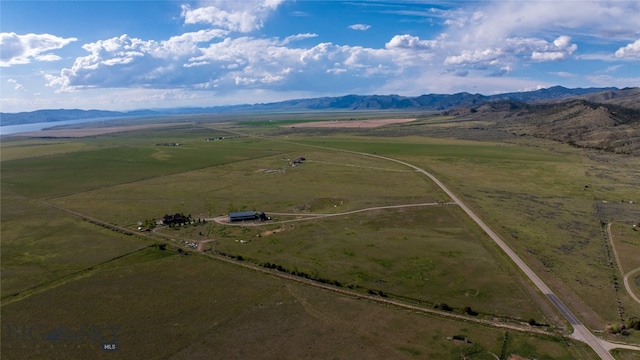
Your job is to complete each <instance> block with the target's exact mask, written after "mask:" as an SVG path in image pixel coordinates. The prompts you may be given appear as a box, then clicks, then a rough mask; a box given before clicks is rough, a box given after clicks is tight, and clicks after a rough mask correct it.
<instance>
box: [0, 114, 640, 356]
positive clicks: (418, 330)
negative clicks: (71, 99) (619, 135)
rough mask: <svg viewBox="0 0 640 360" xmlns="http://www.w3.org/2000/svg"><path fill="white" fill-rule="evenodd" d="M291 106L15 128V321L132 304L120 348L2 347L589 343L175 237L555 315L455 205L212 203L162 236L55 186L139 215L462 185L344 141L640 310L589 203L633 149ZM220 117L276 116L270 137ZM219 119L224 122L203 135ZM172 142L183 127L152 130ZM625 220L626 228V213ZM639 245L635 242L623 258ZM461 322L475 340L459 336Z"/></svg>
mask: <svg viewBox="0 0 640 360" xmlns="http://www.w3.org/2000/svg"><path fill="white" fill-rule="evenodd" d="M262 116H266V115H262ZM341 116H342V115H341ZM298 118H299V117H298V116H297V115H292V117H283V118H282V119H279V118H276V117H273V120H274V121H273V123H271V124H269V125H267V124H258V123H252V122H251V121H254V120H256V119H252V118H251V117H246V118H243V119H242V120H243V121H245V123H243V124H242V123H231V124H212V123H207V119H206V117H201V118H199V120H198V124H195V125H192V124H184V125H179V126H174V125H172V126H170V127H167V128H157V129H149V130H139V131H131V132H127V133H119V134H109V135H102V136H96V137H92V138H81V139H64V140H62V139H23V140H15V141H10V142H9V141H8V142H3V144H2V145H1V146H2V155H1V159H2V173H1V180H2V181H1V184H0V185H1V190H2V198H1V200H2V203H1V209H0V210H1V211H2V219H1V223H0V231H1V232H2V234H1V235H2V238H1V241H2V243H1V245H2V246H1V248H0V255H1V260H2V264H1V268H0V269H1V271H2V284H1V285H2V287H1V290H2V298H3V300H4V301H3V305H2V307H1V309H0V310H1V311H2V314H1V315H2V319H3V324H5V323H10V324H13V323H21V324H26V323H33V322H35V321H41V322H42V323H43V324H44V325H47V326H49V325H52V326H53V325H54V324H70V325H72V326H73V325H74V324H75V325H79V324H80V325H81V324H84V323H95V322H100V323H119V324H121V325H122V329H123V337H122V340H120V339H119V344H120V346H121V348H122V349H123V351H122V352H119V353H118V354H109V353H102V352H97V351H98V350H97V349H96V345H95V344H93V343H92V344H88V343H83V344H69V343H59V344H58V343H56V344H49V343H47V344H45V346H41V345H42V344H37V345H33V344H24V343H20V344H18V343H8V342H6V341H4V340H5V339H3V341H2V343H1V345H0V346H1V347H2V348H1V350H2V357H3V358H9V359H11V358H43V357H46V358H57V357H58V358H88V357H101V356H105V357H106V356H112V355H113V356H112V357H124V358H129V357H131V358H140V357H146V358H149V357H150V358H167V357H172V358H185V359H186V358H194V357H195V358H198V357H203V356H207V355H210V354H211V353H212V351H215V352H216V354H219V355H220V357H221V358H251V357H254V356H253V355H256V356H259V355H264V354H268V355H269V356H270V357H273V358H286V357H300V356H301V355H304V354H303V353H301V352H300V351H302V350H301V349H305V351H306V350H308V349H311V350H308V351H313V352H314V353H317V354H320V356H318V357H324V356H322V354H326V355H327V356H328V355H330V354H343V357H349V358H353V357H374V355H379V354H384V357H387V358H460V356H466V357H467V358H470V359H485V358H495V356H494V355H492V354H495V355H497V356H498V357H499V358H506V357H507V356H508V355H509V354H518V355H520V356H523V357H525V358H542V359H544V358H548V359H552V358H553V359H572V358H579V359H584V358H587V359H589V358H595V356H594V355H593V354H592V353H591V352H590V351H589V350H587V349H586V347H585V346H584V345H581V344H578V343H574V342H571V343H567V342H566V341H565V340H562V339H559V338H555V337H537V336H531V335H528V334H527V335H526V336H525V334H519V333H516V332H511V331H510V332H509V333H508V334H507V336H506V337H505V332H504V330H497V329H493V328H488V327H484V326H476V325H471V324H470V323H461V322H456V321H450V320H443V319H438V318H431V317H428V316H425V315H421V314H416V313H412V312H408V311H401V310H397V309H393V308H389V307H385V306H381V305H378V304H375V303H370V302H367V301H363V300H357V299H354V298H345V297H342V296H339V295H336V294H332V293H327V292H325V291H321V290H318V289H313V288H310V287H308V286H302V285H297V284H293V283H291V282H289V281H286V280H282V279H278V278H275V277H271V276H265V275H263V274H261V273H258V272H253V271H249V270H246V269H244V268H241V267H237V266H233V265H231V264H226V263H222V262H218V261H215V260H213V259H209V258H207V257H206V256H205V255H201V254H196V253H190V255H186V256H185V255H180V254H178V252H176V248H175V247H172V246H171V244H176V245H177V244H179V243H180V241H184V240H202V239H214V240H215V241H213V242H211V243H208V244H207V246H208V247H210V248H212V249H213V250H215V251H217V252H222V253H225V254H228V255H233V256H235V257H237V256H242V258H244V259H245V261H246V262H250V263H255V264H264V263H267V262H269V263H272V264H278V265H281V266H282V267H284V268H286V269H288V270H290V271H294V270H295V271H297V272H305V273H307V274H309V275H312V276H313V277H315V278H319V279H328V280H331V281H337V282H339V283H340V286H341V287H347V286H352V287H353V288H354V289H355V290H356V291H366V290H367V289H370V290H375V291H376V292H380V291H382V292H383V293H384V294H388V296H390V297H393V298H395V299H399V300H401V301H406V302H409V303H420V304H423V305H425V306H431V305H433V304H436V303H447V304H448V305H449V306H451V307H453V308H454V312H457V313H461V309H463V308H464V307H467V306H469V307H471V308H472V309H473V310H475V311H477V312H479V313H480V314H479V315H478V316H479V317H481V318H485V319H488V318H491V316H492V315H496V316H499V317H509V318H515V319H522V320H524V321H527V320H528V319H530V318H534V319H536V320H538V321H540V322H549V323H551V324H552V325H557V323H556V321H555V320H553V315H552V314H549V313H548V312H547V311H548V310H544V309H542V308H539V307H538V304H539V303H540V301H541V300H540V295H539V294H537V293H536V292H535V291H532V290H531V289H530V288H529V287H530V284H529V283H528V282H527V281H526V280H524V279H523V278H522V276H521V274H520V273H519V271H518V270H517V269H516V268H515V267H514V266H513V265H512V264H511V263H510V262H509V261H508V260H507V259H506V257H505V256H504V254H502V253H501V252H500V251H499V250H498V248H497V247H496V246H495V245H494V244H493V243H492V242H491V241H490V239H488V238H487V237H486V235H484V234H483V233H482V232H481V231H480V230H479V229H478V228H477V226H476V225H475V224H474V223H472V222H471V220H470V219H469V218H468V217H467V216H466V215H465V214H464V213H463V212H462V211H461V209H459V208H458V207H457V206H451V205H437V206H430V207H428V206H422V207H407V208H401V209H378V210H372V211H365V212H359V213H353V214H348V215H339V216H329V217H325V218H317V219H314V220H305V221H291V222H285V223H278V222H277V221H274V222H273V223H268V224H265V225H262V226H253V227H249V226H247V227H238V226H228V225H220V224H217V223H214V222H212V221H209V222H207V223H206V224H205V225H200V226H197V227H196V226H189V227H183V228H180V229H179V230H177V229H169V228H163V229H160V230H158V232H159V233H161V234H164V235H165V237H161V236H160V234H154V233H147V234H148V235H150V236H155V237H157V239H158V242H168V244H170V245H169V246H168V247H167V249H166V250H160V249H159V248H149V245H150V244H152V242H150V241H146V240H141V239H140V238H138V237H136V236H125V235H122V234H119V233H116V232H114V231H111V230H108V229H105V228H103V227H100V226H97V225H95V224H92V223H89V222H87V221H84V220H80V219H78V218H76V217H74V216H71V215H68V214H67V213H64V212H61V211H60V210H56V209H54V208H51V207H48V206H46V205H45V204H44V203H43V202H42V201H43V199H46V201H48V202H51V203H53V204H55V205H56V206H59V207H62V208H65V209H69V210H71V211H75V212H78V213H81V214H84V215H86V216H89V217H93V218H95V219H98V220H101V221H104V222H107V223H112V224H114V225H117V226H121V227H125V228H128V229H131V230H134V229H135V228H136V227H137V222H138V221H145V220H156V219H159V218H160V217H162V216H163V215H165V214H170V213H176V212H181V213H185V214H191V215H192V216H193V217H194V218H212V217H215V216H220V215H225V214H227V213H228V212H230V211H243V210H256V211H265V212H266V213H267V215H270V216H272V217H274V218H275V219H276V220H295V219H296V218H300V217H301V215H305V214H325V215H334V214H339V213H342V212H347V211H353V210H359V209H365V208H370V207H377V206H392V205H406V204H420V203H433V202H438V201H445V202H446V201H449V199H448V197H447V196H446V195H445V194H444V193H442V192H441V191H440V190H439V189H438V188H437V187H436V186H435V185H434V184H433V183H432V182H431V181H430V180H428V179H427V178H426V177H424V176H423V175H421V174H419V173H417V172H415V171H413V170H411V169H409V168H407V167H404V166H402V165H400V164H397V163H395V162H390V161H386V160H382V159H378V158H374V157H367V156H362V155H359V154H355V153H350V152H349V151H353V152H364V153H370V154H378V155H382V156H389V157H392V158H397V159H399V160H404V161H407V162H409V163H412V164H414V165H417V166H419V167H422V168H424V169H426V170H428V171H431V172H433V173H434V175H436V176H437V177H438V178H439V179H440V180H442V181H443V182H444V183H445V184H446V185H447V186H448V187H449V188H450V189H451V190H452V191H453V192H454V193H456V194H457V195H459V196H460V197H461V198H462V199H463V201H465V203H467V205H469V206H470V207H472V208H473V209H474V211H475V212H476V213H477V214H478V215H479V216H480V217H482V218H483V220H484V221H485V222H486V223H488V224H489V226H491V227H492V228H493V229H494V230H495V231H496V232H497V233H499V234H500V236H501V237H502V238H503V239H505V240H506V241H507V242H508V243H509V244H510V246H512V248H513V249H514V250H515V251H516V252H517V253H518V254H519V255H520V256H521V257H522V258H523V259H524V260H525V262H527V264H528V265H529V266H530V267H532V268H533V269H534V270H535V271H536V273H537V274H538V275H540V276H541V277H542V278H543V279H544V280H545V281H546V282H547V283H548V284H549V285H550V286H551V287H552V288H553V289H554V291H556V293H557V294H558V296H559V297H560V298H561V299H562V300H563V301H564V302H565V303H567V304H568V305H569V306H570V307H571V309H572V310H573V311H574V312H575V313H577V314H578V315H579V316H581V317H582V318H583V320H585V321H586V323H587V325H589V326H590V327H592V328H594V329H604V327H605V325H606V324H607V323H611V322H617V321H620V320H621V318H622V319H625V320H626V319H628V318H630V317H633V316H639V315H640V307H639V306H638V304H637V303H634V302H632V301H631V299H629V298H628V296H624V294H621V293H620V291H624V289H622V290H616V288H615V282H616V281H617V282H618V283H621V278H620V274H619V273H618V270H617V269H616V268H615V260H613V259H612V258H611V255H610V253H609V249H610V245H609V244H608V240H606V239H605V238H604V237H603V233H602V227H601V225H602V224H601V220H600V217H601V216H602V214H601V212H600V210H599V209H601V208H602V207H597V206H596V204H602V200H607V199H617V201H618V202H619V201H620V199H628V200H632V199H633V197H634V196H635V194H637V191H634V189H637V186H640V185H639V184H638V183H637V182H638V181H639V180H638V179H640V176H636V175H637V171H638V170H637V169H638V168H640V167H635V166H634V165H635V164H637V160H633V159H631V160H629V159H627V158H624V159H622V158H621V159H619V162H616V161H614V160H616V159H618V158H615V159H614V158H611V157H609V156H608V155H606V154H605V155H606V156H605V155H602V154H597V153H588V152H586V151H585V150H579V149H572V148H569V147H563V146H555V145H554V146H555V147H553V148H548V147H545V146H543V145H541V143H540V144H538V143H535V141H533V140H532V141H531V142H530V143H525V142H523V141H522V140H514V141H512V142H495V141H494V142H489V141H483V142H480V141H467V140H451V139H435V138H427V137H420V136H402V137H399V136H395V135H394V136H393V137H390V136H385V137H382V136H378V135H381V134H383V132H384V130H380V129H376V130H371V132H368V130H358V131H357V132H355V131H353V132H352V131H350V130H347V131H344V132H343V133H340V132H335V130H334V129H332V130H331V131H334V132H333V133H331V136H321V134H326V133H327V130H318V131H317V132H314V131H312V130H311V131H310V130H305V131H297V130H296V129H283V128H280V127H279V125H274V123H276V124H277V123H278V122H279V121H284V123H285V124H288V122H289V121H293V120H295V121H299V120H298ZM258 119H266V117H262V118H258ZM302 119H303V120H305V121H307V120H316V119H319V117H314V118H306V119H304V118H302ZM421 121H423V120H421ZM424 121H427V122H428V120H424ZM258 125H260V126H258ZM262 125H264V126H262ZM227 129H228V130H238V131H240V132H242V131H245V129H247V132H248V133H249V132H253V133H256V134H281V135H280V136H278V137H277V138H275V140H277V141H271V140H266V139H260V138H252V137H245V136H241V135H238V134H235V133H232V132H228V131H226V130H227ZM389 129H390V130H389V131H390V133H393V131H394V130H392V129H395V128H393V127H390V128H389ZM405 130H406V128H405ZM403 131H404V130H403ZM347 134H350V135H347ZM221 136H224V137H225V138H226V139H225V140H220V141H206V139H207V138H213V137H221ZM166 143H180V146H162V145H160V146H159V145H158V144H166ZM328 148H337V149H342V150H346V151H335V150H331V149H328ZM300 156H303V157H305V158H306V159H307V160H306V161H305V162H304V163H303V164H300V165H298V166H295V167H292V166H291V165H290V161H291V160H292V159H295V158H297V157H300ZM585 185H588V187H585ZM637 201H640V199H637ZM625 209H626V208H625ZM623 210H624V209H623ZM623 212H624V211H622V210H619V209H618V208H616V209H615V211H610V212H609V213H607V216H613V217H614V218H613V219H612V221H616V219H615V216H622V215H621V214H623ZM274 213H287V214H293V215H277V214H275V215H272V214H274ZM297 215H299V216H297ZM619 221H620V222H621V223H622V222H626V221H628V219H626V218H625V219H619ZM617 226H618V225H614V228H613V229H614V231H613V233H614V238H615V231H622V230H617V229H619V228H618V227H617ZM620 226H621V225H620ZM265 231H274V232H273V233H270V234H266V233H265ZM625 231H626V230H625ZM629 231H630V232H632V230H629ZM621 235H622V236H621V237H620V239H621V240H620V241H621V242H623V244H624V246H627V245H628V246H632V245H630V244H628V243H629V242H634V240H633V238H634V236H635V232H632V233H631V234H626V233H625V234H621ZM167 237H168V238H171V239H173V240H174V241H171V240H167ZM629 239H631V240H629ZM240 240H250V241H249V242H246V243H240ZM624 242H627V243H624ZM621 246H622V244H621ZM138 250H139V251H138ZM120 256H122V257H120ZM625 256H627V254H626V253H625ZM632 259H633V254H632V253H630V254H629V255H628V258H626V257H625V264H630V263H631V262H632ZM611 260H613V267H612V266H611ZM624 266H627V265H623V267H624ZM628 266H631V265H628ZM15 294H18V295H20V296H17V297H12V295H15ZM9 297H11V299H12V300H11V301H6V300H7V299H9ZM542 301H544V300H542ZM50 304H62V305H60V306H57V307H52V306H51V305H50ZM618 304H620V307H618ZM77 319H80V320H77ZM283 319H286V320H283ZM345 319H347V320H345ZM351 319H355V320H351ZM79 321H81V323H80V322H79ZM149 329H150V330H152V331H148V330H149ZM230 334H233V335H230ZM237 334H246V335H247V336H246V337H244V338H238V337H237ZM453 335H464V336H468V338H469V339H470V340H471V341H472V342H473V343H472V344H467V343H461V342H456V341H453V340H448V339H447V337H450V336H453ZM3 336H4V335H3ZM634 336H635V335H634ZM158 344H162V346H158ZM239 344H245V346H240V345H239ZM326 344H332V345H330V346H328V347H327V345H326ZM353 344H357V345H358V346H356V347H355V348H354V347H353V346H352V345H353ZM32 345H33V346H32ZM265 346H266V347H265ZM124 349H126V353H125V350H124ZM243 349H244V350H243ZM257 349H259V350H257ZM265 349H266V350H265ZM53 351H59V352H60V354H62V355H60V356H58V355H55V354H54V353H53ZM96 354H97V355H96ZM305 354H308V353H307V352H305ZM461 354H462V355H461ZM271 355H272V356H271ZM368 355H371V356H368Z"/></svg>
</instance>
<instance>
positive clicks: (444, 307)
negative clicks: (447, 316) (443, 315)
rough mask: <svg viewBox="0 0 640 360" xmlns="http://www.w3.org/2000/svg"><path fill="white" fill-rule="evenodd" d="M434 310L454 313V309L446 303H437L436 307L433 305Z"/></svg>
mask: <svg viewBox="0 0 640 360" xmlns="http://www.w3.org/2000/svg"><path fill="white" fill-rule="evenodd" d="M433 308H434V309H440V310H443V311H453V308H452V307H451V306H449V305H447V304H445V303H437V304H435V305H433Z"/></svg>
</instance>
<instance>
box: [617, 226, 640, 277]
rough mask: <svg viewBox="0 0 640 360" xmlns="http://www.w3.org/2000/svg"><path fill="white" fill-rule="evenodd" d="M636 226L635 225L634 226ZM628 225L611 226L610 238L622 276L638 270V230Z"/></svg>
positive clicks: (639, 255) (639, 265)
mask: <svg viewBox="0 0 640 360" xmlns="http://www.w3.org/2000/svg"><path fill="white" fill-rule="evenodd" d="M636 225H637V224H636ZM635 229H636V230H634V228H633V227H632V226H631V225H629V224H620V223H613V224H611V238H612V239H613V244H614V246H615V249H616V252H617V253H618V258H619V259H620V263H621V265H622V269H620V271H621V272H622V273H623V274H626V273H628V272H629V271H631V270H635V269H637V268H640V229H638V227H637V226H636V227H635Z"/></svg>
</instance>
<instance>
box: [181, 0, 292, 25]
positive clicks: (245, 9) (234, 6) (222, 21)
mask: <svg viewBox="0 0 640 360" xmlns="http://www.w3.org/2000/svg"><path fill="white" fill-rule="evenodd" d="M281 2H282V0H260V1H255V0H254V1H251V0H243V1H215V2H214V4H213V5H209V6H204V7H199V8H191V6H190V5H182V14H181V15H182V17H183V18H184V22H185V24H199V23H202V24H211V25H214V26H218V27H220V28H223V29H227V30H230V31H237V32H245V33H246V32H250V31H254V30H257V29H260V28H262V26H263V25H264V19H265V18H266V17H267V16H268V14H269V13H270V12H271V11H273V10H275V9H276V8H277V7H278V5H280V3H281Z"/></svg>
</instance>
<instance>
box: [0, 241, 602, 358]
mask: <svg viewBox="0 0 640 360" xmlns="http://www.w3.org/2000/svg"><path fill="white" fill-rule="evenodd" d="M116 263H119V264H116ZM111 265H112V266H111V267H106V268H100V269H98V271H95V272H94V273H92V274H91V275H90V276H87V277H83V278H80V279H78V280H77V281H74V282H69V283H66V284H64V285H61V286H59V287H56V288H53V289H50V290H48V291H47V292H46V293H39V294H34V295H33V296H30V297H28V298H25V299H23V300H21V301H19V302H14V303H11V304H8V305H5V306H3V307H2V308H1V309H0V310H1V311H2V314H1V315H2V320H3V330H5V331H3V335H2V336H3V338H2V342H1V345H0V346H1V347H0V350H1V352H2V357H3V359H41V358H48V359H69V358H126V359H138V358H145V359H160V358H172V359H194V358H210V357H211V356H214V357H215V358H224V359H236V358H238V359H239V358H258V357H259V358H303V357H304V358H327V357H338V358H359V357H365V358H379V357H385V358H394V359H409V358H438V359H457V358H459V357H460V354H463V355H464V356H466V357H467V358H468V359H491V358H495V356H501V355H502V354H505V356H508V355H511V354H517V355H520V356H523V357H526V358H533V357H535V358H538V359H595V358H596V357H595V356H594V354H592V353H591V352H590V351H589V350H588V349H586V347H585V346H584V345H582V344H580V343H577V342H572V341H571V342H569V341H566V340H563V339H561V338H557V337H551V336H540V335H530V334H521V333H518V332H514V331H508V332H505V330H503V329H496V328H486V327H484V326H478V325H475V324H472V323H467V324H465V323H461V322H457V321H452V320H447V319H440V318H434V317H430V316H426V315H423V314H419V313H415V312H409V311H406V310H403V309H398V308H394V307H389V306H384V305H380V304H377V303H372V302H368V301H363V300H358V299H355V298H351V297H344V296H342V295H339V294H334V293H331V292H328V291H325V290H320V289H315V288H312V287H309V286H306V285H299V284H296V283H291V282H288V281H286V280H281V279H277V278H274V277H271V276H267V275H264V274H260V273H257V272H253V271H251V270H247V269H244V268H241V267H236V266H232V265H229V264H225V263H221V262H218V261H215V260H212V259H208V258H206V257H202V256H197V255H187V256H184V255H179V254H177V253H176V252H175V251H171V250H169V249H167V250H164V251H162V250H159V249H151V248H150V249H147V250H144V251H142V252H138V253H136V254H132V255H130V256H128V257H124V258H122V259H119V260H116V261H114V263H113V264H111ZM34 325H35V326H36V327H35V332H34V333H35V335H34V337H33V338H32V337H31V333H29V329H31V328H33V327H34ZM94 325H97V326H100V329H101V331H99V332H98V333H97V334H96V333H94V332H89V333H84V334H83V336H82V337H80V338H78V339H76V340H73V338H71V337H66V338H65V337H64V336H61V337H58V338H57V340H52V339H51V338H46V337H45V338H44V340H43V339H42V338H40V335H41V334H42V333H47V332H48V331H50V330H51V329H52V330H55V329H61V328H66V329H70V330H72V331H73V330H77V329H82V328H83V326H84V327H85V329H86V328H89V329H90V328H91V326H94ZM109 327H110V328H109ZM23 329H26V330H23ZM23 334H24V335H25V336H24V337H21V336H22V335H23ZM453 336H461V337H465V338H467V339H468V340H469V341H470V343H465V342H463V341H458V340H453V339H452V337H453ZM113 339H115V340H116V342H117V347H118V350H117V351H116V352H112V353H108V352H103V351H102V350H100V348H99V346H100V342H101V341H112V340H113Z"/></svg>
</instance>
